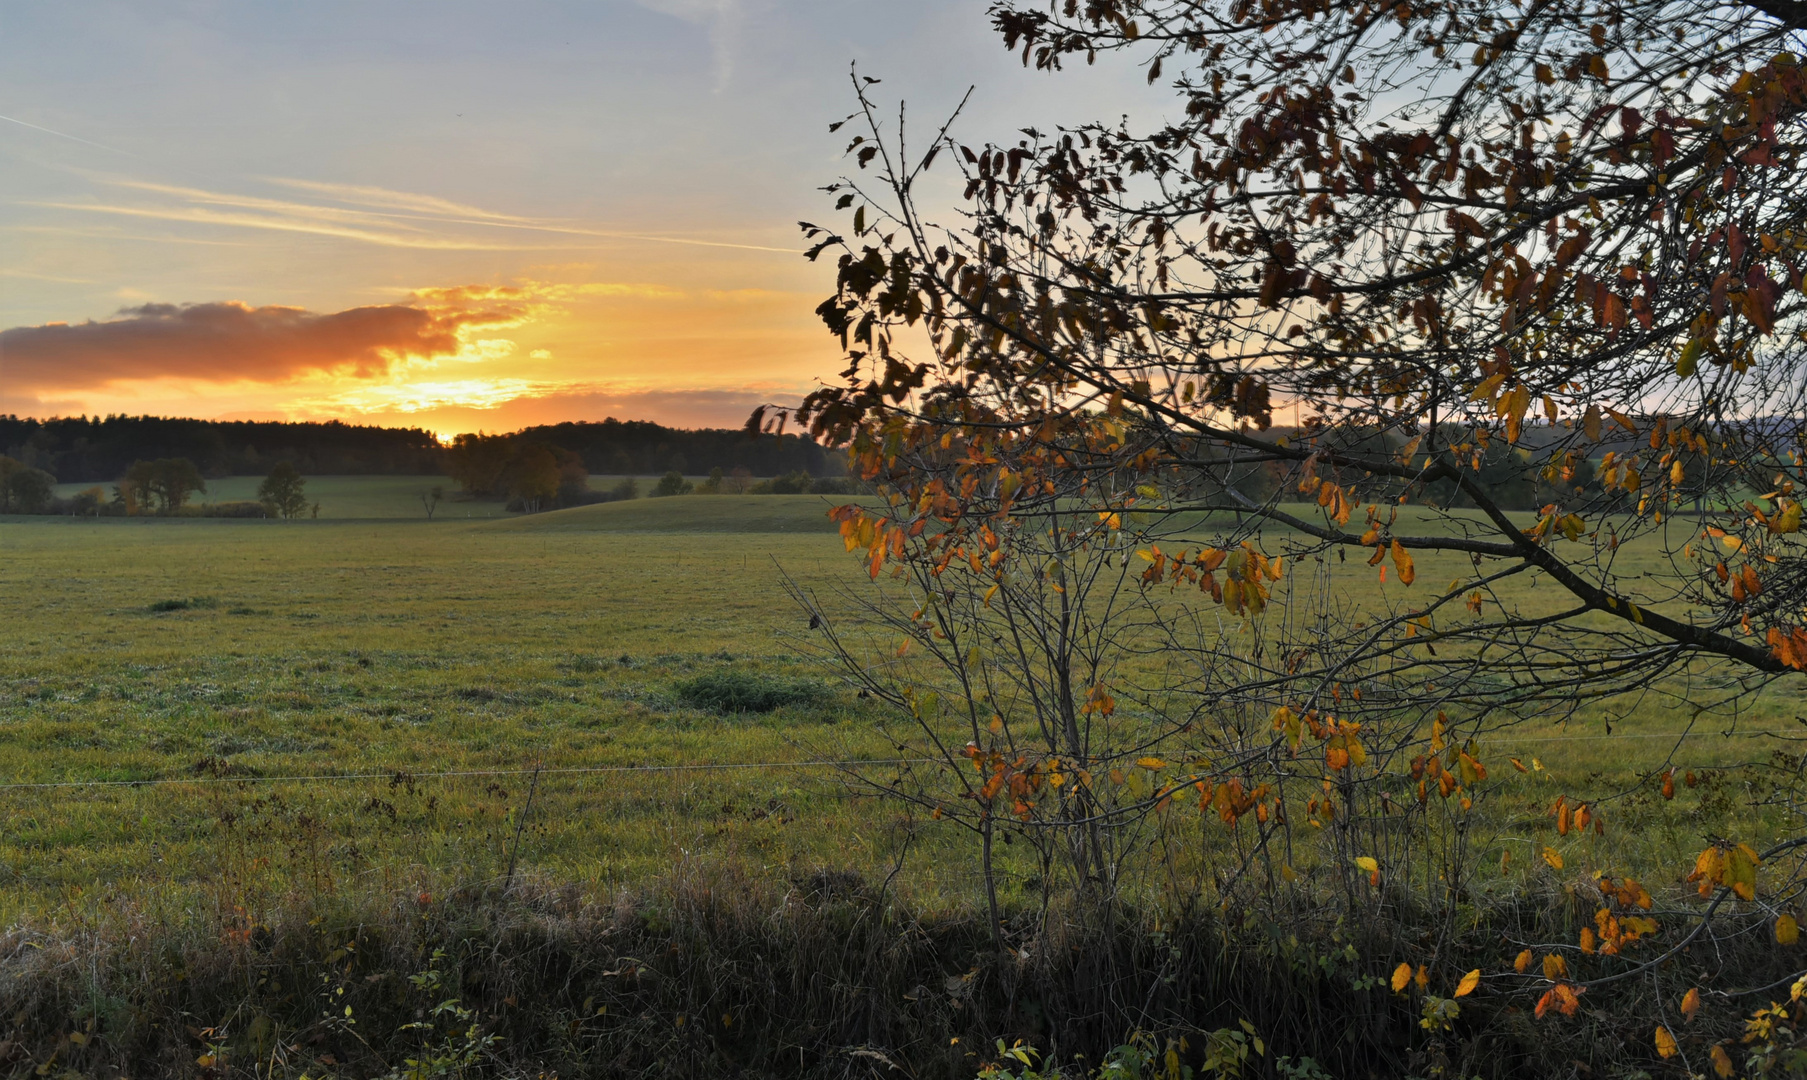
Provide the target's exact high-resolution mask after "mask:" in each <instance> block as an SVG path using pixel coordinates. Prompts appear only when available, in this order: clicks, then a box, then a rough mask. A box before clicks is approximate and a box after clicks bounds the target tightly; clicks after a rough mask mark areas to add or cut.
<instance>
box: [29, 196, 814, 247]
mask: <svg viewBox="0 0 1807 1080" xmlns="http://www.w3.org/2000/svg"><path fill="white" fill-rule="evenodd" d="M97 179H98V180H99V182H100V183H102V184H104V185H107V186H110V187H114V188H119V189H123V190H126V191H132V192H138V193H142V194H143V195H147V196H152V197H153V198H152V199H150V200H146V201H142V202H139V201H134V202H130V203H127V202H120V201H109V200H98V199H97V200H94V201H85V202H84V201H75V200H55V201H52V200H45V201H39V202H35V203H31V204H29V205H34V206H41V207H45V208H49V209H57V210H70V211H76V212H80V213H90V214H108V215H115V216H123V217H135V218H144V219H150V220H156V221H180V222H187V223H190V224H197V225H211V226H219V227H226V228H241V229H261V230H267V231H275V232H292V233H308V234H312V235H316V236H331V237H336V238H339V239H343V240H354V241H358V242H360V243H366V244H376V245H380V246H383V247H400V248H421V249H427V250H442V251H537V250H558V249H567V250H569V249H574V248H575V249H578V250H582V249H584V248H586V247H589V246H593V245H584V244H571V243H563V244H560V243H553V242H550V241H548V242H544V243H534V242H526V243H521V242H506V243H504V242H499V241H496V240H494V239H488V238H484V237H483V236H482V235H481V233H479V234H475V235H474V234H472V233H471V232H470V231H469V230H470V229H471V228H473V227H474V228H476V229H479V230H487V229H505V230H510V231H515V232H523V231H524V232H535V233H542V234H545V235H547V236H549V237H551V236H564V237H573V238H578V239H599V240H627V241H634V242H641V243H655V244H681V245H686V246H692V247H708V248H730V249H736V250H742V251H769V252H774V253H778V254H784V255H793V254H796V249H795V248H786V247H773V246H770V245H766V244H745V243H739V242H735V241H731V240H719V239H707V238H699V237H691V236H670V235H664V234H658V233H646V232H633V231H627V230H620V229H603V228H596V227H591V226H588V225H584V224H581V223H570V222H561V221H556V220H551V219H545V218H530V217H522V216H520V215H516V214H503V213H498V212H495V211H490V210H485V209H483V208H481V207H476V206H470V205H467V204H464V203H459V202H453V201H451V200H449V199H442V198H439V197H438V196H435V195H424V194H419V193H416V192H406V191H395V190H391V189H389V188H381V187H370V186H366V185H359V184H333V183H327V182H324V181H317V180H300V179H290V178H282V177H271V178H268V182H269V183H272V184H276V185H279V186H282V187H285V188H288V189H290V190H294V191H304V192H308V193H311V194H315V195H320V196H323V197H325V198H326V199H327V200H330V203H331V204H336V205H330V204H328V203H323V202H303V201H298V200H296V199H275V198H269V197H266V196H261V195H248V194H243V193H239V192H226V191H212V190H208V189H206V188H198V187H190V186H184V185H178V184H160V183H154V182H151V181H146V180H135V179H130V178H124V177H98V178H97Z"/></svg>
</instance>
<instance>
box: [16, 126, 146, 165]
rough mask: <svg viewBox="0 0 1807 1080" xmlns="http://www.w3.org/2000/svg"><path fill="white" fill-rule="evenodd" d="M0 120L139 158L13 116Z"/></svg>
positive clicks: (112, 147)
mask: <svg viewBox="0 0 1807 1080" xmlns="http://www.w3.org/2000/svg"><path fill="white" fill-rule="evenodd" d="M0 120H4V121H6V122H7V123H9V124H17V125H19V126H20V127H22V128H30V129H31V130H33V131H42V132H43V133H44V134H46V135H55V136H56V137H57V138H59V139H68V140H69V141H70V142H78V143H81V144H82V145H83V146H92V147H94V148H95V149H96V150H105V151H107V152H108V153H112V154H124V155H125V156H126V157H137V156H138V155H137V154H133V153H130V152H129V151H125V150H121V149H119V148H118V147H115V146H107V145H106V144H104V143H97V142H94V141H93V140H92V139H84V138H82V137H81V136H80V135H71V134H69V133H68V132H67V131H57V130H56V129H55V128H47V127H43V126H41V125H38V124H31V123H27V122H25V121H24V120H18V119H15V118H13V117H11V116H0Z"/></svg>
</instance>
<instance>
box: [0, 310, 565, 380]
mask: <svg viewBox="0 0 1807 1080" xmlns="http://www.w3.org/2000/svg"><path fill="white" fill-rule="evenodd" d="M410 299H411V301H412V302H411V303H407V304H380V305H373V306H369V307H357V308H350V309H348V310H345V311H337V312H329V313H326V314H319V313H316V312H311V311H307V310H305V309H303V308H297V307H282V306H277V305H270V306H267V307H252V306H250V305H248V304H243V303H240V302H238V301H224V302H216V303H204V304H180V305H178V304H145V305H143V306H141V307H132V308H124V309H122V310H121V311H120V312H119V316H120V317H119V318H115V319H107V320H105V321H101V322H95V321H89V322H83V323H76V324H73V325H71V324H68V323H48V324H46V325H42V326H19V327H14V328H12V329H10V330H5V331H0V368H3V369H4V373H5V379H6V382H7V384H8V387H9V389H10V390H11V391H15V392H26V391H30V392H38V391H43V390H55V391H62V392H69V391H74V390H80V389H88V388H93V387H99V386H105V385H107V384H109V383H115V382H121V381H125V380H143V379H171V378H173V379H191V380H199V381H202V382H244V381H250V382H283V381H286V380H289V379H293V378H297V377H300V376H303V375H310V374H345V375H352V376H357V377H362V378H369V377H373V376H378V375H382V374H386V373H387V372H389V371H390V370H391V369H392V368H393V367H395V365H397V364H398V363H401V362H403V361H406V360H410V359H418V360H432V359H435V358H439V357H445V356H452V355H456V354H457V353H459V352H460V350H461V349H463V348H464V345H465V340H464V335H465V333H466V332H468V331H471V330H476V329H487V328H495V327H503V326H512V325H517V324H519V323H520V322H522V321H524V320H525V319H527V318H529V317H530V316H531V315H532V314H533V313H534V311H535V310H536V308H537V304H536V302H535V301H534V300H533V299H532V298H531V297H530V296H529V295H528V294H527V293H526V292H525V291H523V290H520V289H512V288H493V287H486V286H463V287H459V288H453V289H433V290H425V291H422V292H420V293H416V294H415V295H414V296H413V297H411V298H410Z"/></svg>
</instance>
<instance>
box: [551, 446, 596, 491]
mask: <svg viewBox="0 0 1807 1080" xmlns="http://www.w3.org/2000/svg"><path fill="white" fill-rule="evenodd" d="M542 445H544V446H545V447H546V449H548V450H550V451H551V452H552V456H553V458H554V459H556V460H557V462H558V504H559V505H560V506H581V505H583V504H584V503H586V502H589V501H590V470H589V469H588V468H587V467H585V465H584V459H583V456H582V455H581V454H577V453H575V452H573V451H570V450H566V449H565V448H564V447H561V446H554V445H552V444H551V443H543V444H542Z"/></svg>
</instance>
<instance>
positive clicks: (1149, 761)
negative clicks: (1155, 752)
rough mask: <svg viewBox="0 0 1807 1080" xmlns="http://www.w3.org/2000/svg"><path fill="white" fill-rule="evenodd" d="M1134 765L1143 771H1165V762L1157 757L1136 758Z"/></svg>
mask: <svg viewBox="0 0 1807 1080" xmlns="http://www.w3.org/2000/svg"><path fill="white" fill-rule="evenodd" d="M1136 764H1137V765H1140V766H1142V767H1143V768H1144V769H1148V770H1150V771H1152V770H1155V769H1165V768H1166V767H1167V763H1166V762H1165V761H1162V760H1161V759H1160V758H1158V757H1145V758H1137V759H1136Z"/></svg>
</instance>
